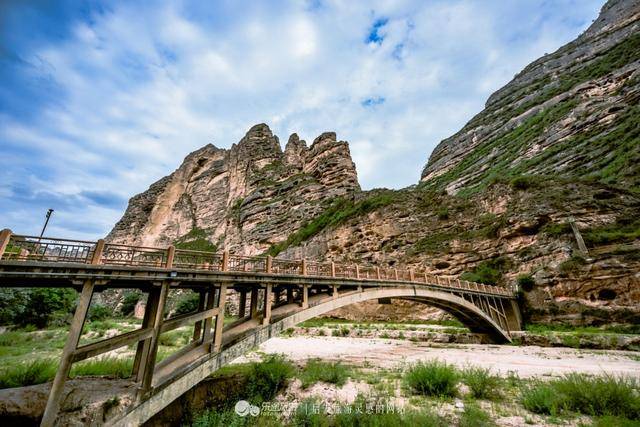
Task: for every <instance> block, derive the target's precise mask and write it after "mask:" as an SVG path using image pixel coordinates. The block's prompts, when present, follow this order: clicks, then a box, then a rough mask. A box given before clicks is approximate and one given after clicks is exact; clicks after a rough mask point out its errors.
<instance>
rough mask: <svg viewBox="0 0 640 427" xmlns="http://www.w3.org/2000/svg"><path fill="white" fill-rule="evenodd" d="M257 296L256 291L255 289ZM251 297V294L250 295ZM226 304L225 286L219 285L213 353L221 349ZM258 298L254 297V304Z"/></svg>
mask: <svg viewBox="0 0 640 427" xmlns="http://www.w3.org/2000/svg"><path fill="white" fill-rule="evenodd" d="M256 294H257V289H256ZM252 295H253V294H252ZM226 303H227V285H220V296H219V297H218V315H217V316H216V329H215V331H214V333H213V346H212V347H211V350H212V351H213V352H216V353H217V352H219V351H220V349H221V348H222V329H223V328H224V308H225V305H226ZM257 303H258V298H257V295H256V304H257Z"/></svg>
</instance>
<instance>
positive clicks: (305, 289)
mask: <svg viewBox="0 0 640 427" xmlns="http://www.w3.org/2000/svg"><path fill="white" fill-rule="evenodd" d="M300 306H301V307H302V308H309V285H302V298H301V299H300Z"/></svg>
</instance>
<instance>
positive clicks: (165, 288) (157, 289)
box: [136, 281, 169, 402]
mask: <svg viewBox="0 0 640 427" xmlns="http://www.w3.org/2000/svg"><path fill="white" fill-rule="evenodd" d="M168 293H169V282H166V281H165V282H162V283H161V284H160V286H157V285H155V286H153V288H152V289H151V291H150V292H149V299H150V300H151V301H150V302H151V304H149V303H147V310H149V320H150V322H149V323H150V326H151V327H152V328H153V333H152V335H151V337H150V338H148V339H147V340H145V344H144V346H143V348H142V352H141V354H140V364H139V366H138V378H139V381H140V382H141V384H140V388H139V390H138V395H137V401H138V402H141V401H142V400H144V398H145V397H146V395H147V394H148V393H149V390H151V382H152V381H153V371H154V369H155V367H156V355H157V353H158V338H159V337H160V330H161V328H162V321H163V315H164V306H165V304H166V302H167V294H168ZM145 317H146V313H145ZM136 358H138V355H136Z"/></svg>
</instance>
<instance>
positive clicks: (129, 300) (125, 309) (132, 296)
mask: <svg viewBox="0 0 640 427" xmlns="http://www.w3.org/2000/svg"><path fill="white" fill-rule="evenodd" d="M141 296H142V295H140V294H139V293H138V292H127V293H126V294H124V299H123V301H122V305H121V306H120V314H122V315H123V316H128V315H130V314H132V313H133V311H134V310H135V308H136V304H138V301H140V297H141Z"/></svg>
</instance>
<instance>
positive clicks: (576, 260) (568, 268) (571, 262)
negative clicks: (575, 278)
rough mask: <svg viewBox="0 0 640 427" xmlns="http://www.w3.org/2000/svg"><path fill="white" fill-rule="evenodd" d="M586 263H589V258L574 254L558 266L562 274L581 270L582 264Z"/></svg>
mask: <svg viewBox="0 0 640 427" xmlns="http://www.w3.org/2000/svg"><path fill="white" fill-rule="evenodd" d="M586 263H587V260H585V259H584V258H583V257H582V256H580V255H572V256H571V258H569V259H568V260H566V261H562V262H561V263H560V265H559V266H558V268H559V269H560V272H561V273H562V274H564V275H568V274H572V273H577V272H578V271H580V269H581V268H582V266H583V265H585V264H586Z"/></svg>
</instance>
